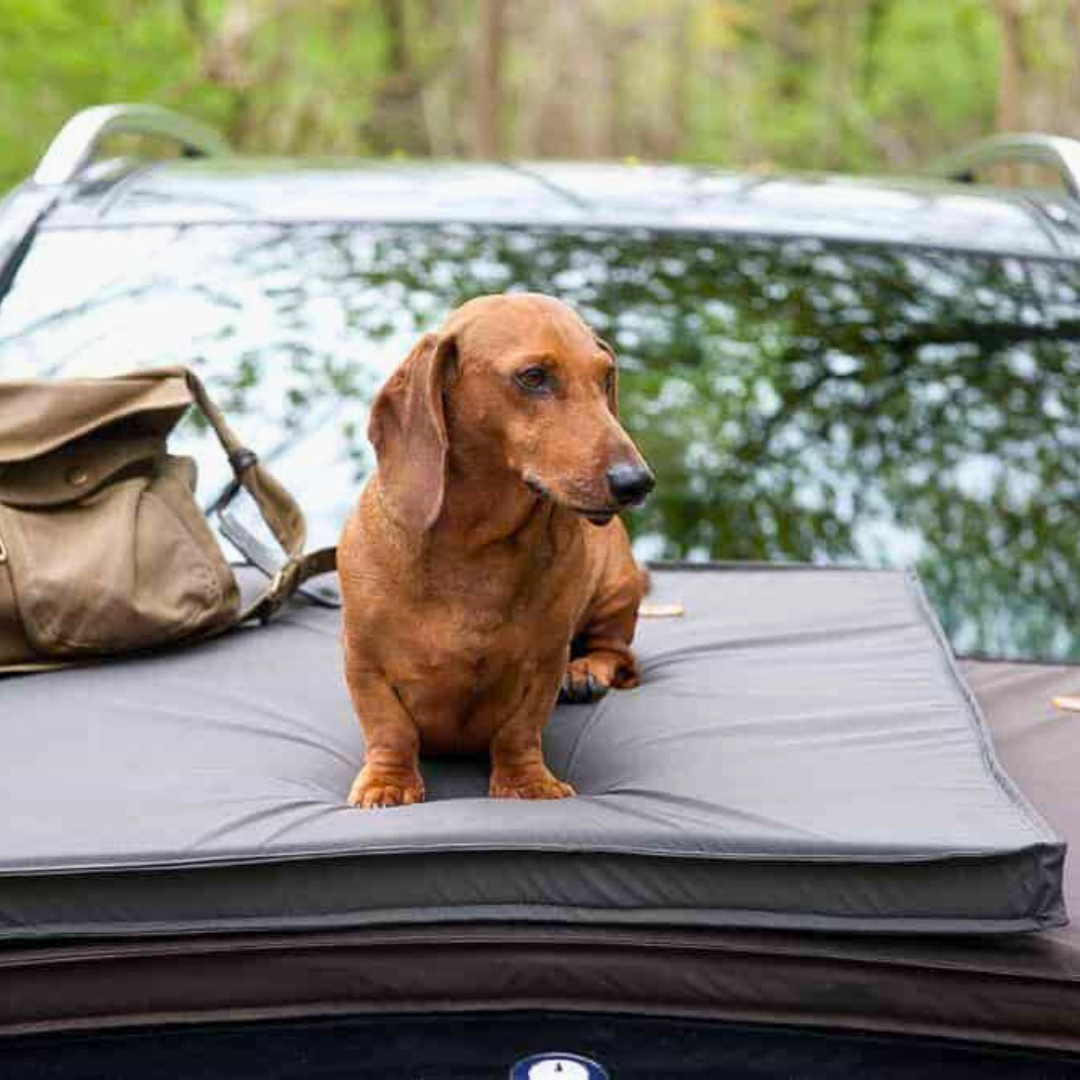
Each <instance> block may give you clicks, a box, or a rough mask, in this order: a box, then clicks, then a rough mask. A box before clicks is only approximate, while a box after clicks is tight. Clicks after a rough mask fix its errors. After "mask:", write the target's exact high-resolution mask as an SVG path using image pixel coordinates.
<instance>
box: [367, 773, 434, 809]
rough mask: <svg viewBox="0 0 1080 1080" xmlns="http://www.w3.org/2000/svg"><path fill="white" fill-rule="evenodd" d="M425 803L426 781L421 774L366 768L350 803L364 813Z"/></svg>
mask: <svg viewBox="0 0 1080 1080" xmlns="http://www.w3.org/2000/svg"><path fill="white" fill-rule="evenodd" d="M423 801H424V781H423V779H422V778H421V776H420V774H419V773H418V772H415V771H414V772H412V773H408V772H398V771H393V772H385V771H381V770H379V769H370V768H369V767H368V766H367V765H365V766H364V767H363V768H362V769H361V770H360V772H359V774H358V775H357V777H356V779H355V780H354V781H353V786H352V789H351V790H350V791H349V803H350V804H351V805H353V806H359V807H360V808H361V809H364V810H371V809H376V808H378V807H383V806H411V805H412V804H413V803H418V802H423Z"/></svg>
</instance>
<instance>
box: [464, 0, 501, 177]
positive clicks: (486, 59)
mask: <svg viewBox="0 0 1080 1080" xmlns="http://www.w3.org/2000/svg"><path fill="white" fill-rule="evenodd" d="M505 14H506V4H505V0H480V4H479V9H478V30H479V33H478V34H477V40H476V46H475V48H474V50H473V57H472V65H471V79H470V81H471V84H472V85H471V88H472V101H473V123H472V146H471V147H470V150H471V152H472V156H473V157H477V158H496V157H499V155H500V154H501V153H502V125H501V119H502V101H503V55H504V52H505V45H506V18H505Z"/></svg>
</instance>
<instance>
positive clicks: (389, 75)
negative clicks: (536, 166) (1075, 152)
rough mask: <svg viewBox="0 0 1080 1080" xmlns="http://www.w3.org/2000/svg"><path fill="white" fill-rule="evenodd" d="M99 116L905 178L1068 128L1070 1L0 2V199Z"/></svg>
mask: <svg viewBox="0 0 1080 1080" xmlns="http://www.w3.org/2000/svg"><path fill="white" fill-rule="evenodd" d="M105 101H145V102H156V103H159V104H163V105H171V106H174V107H176V108H180V109H183V110H186V111H188V112H190V113H192V114H195V115H197V116H199V117H201V118H203V119H205V120H207V121H210V122H211V123H213V124H215V125H217V126H219V127H220V128H221V129H223V130H224V131H225V132H227V133H228V135H229V137H230V139H231V140H232V142H233V144H234V145H235V146H236V147H237V148H238V149H240V150H243V151H246V152H253V153H271V154H373V155H401V154H407V155H410V156H422V155H435V156H440V157H448V156H464V157H498V156H512V157H564V158H579V157H584V158H589V157H607V158H612V157H614V158H624V157H637V158H642V159H655V158H665V159H677V160H682V161H693V162H714V163H718V164H722V165H731V166H740V167H746V166H754V167H759V168H769V167H780V168H807V169H832V170H843V171H853V172H863V171H873V170H879V171H881V170H884V171H904V170H908V171H910V170H913V169H916V168H918V167H919V166H920V165H921V164H923V163H925V162H927V161H928V160H931V159H933V158H934V157H935V156H937V155H939V154H942V153H945V152H947V151H949V150H950V149H952V148H955V147H957V146H958V145H960V144H961V143H963V142H964V141H965V140H968V139H971V138H973V137H977V136H980V135H983V134H986V133H988V132H990V131H993V130H1020V129H1035V128H1038V129H1043V130H1051V131H1055V132H1058V133H1061V134H1074V135H1080V0H0V190H3V189H4V188H5V187H7V186H8V185H10V184H11V183H14V182H15V181H17V180H18V179H20V178H21V177H23V176H25V175H26V174H27V173H28V172H30V171H31V170H32V168H33V166H34V164H35V162H36V161H37V159H38V157H39V156H40V154H41V153H42V151H43V149H44V148H45V146H46V145H47V143H48V140H49V139H50V137H51V136H52V135H53V134H54V133H55V132H56V130H57V129H58V128H59V127H60V125H61V124H62V123H63V121H64V120H65V119H67V118H68V117H69V116H70V115H71V114H72V113H74V112H75V111H77V110H78V109H80V108H82V107H84V106H87V105H92V104H97V103H100V102H105Z"/></svg>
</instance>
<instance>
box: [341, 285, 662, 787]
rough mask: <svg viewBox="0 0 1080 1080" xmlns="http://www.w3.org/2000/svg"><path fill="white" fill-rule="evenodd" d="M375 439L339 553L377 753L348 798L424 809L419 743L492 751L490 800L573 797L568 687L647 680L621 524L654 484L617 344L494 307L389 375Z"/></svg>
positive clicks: (514, 299) (534, 310) (350, 665)
mask: <svg viewBox="0 0 1080 1080" xmlns="http://www.w3.org/2000/svg"><path fill="white" fill-rule="evenodd" d="M368 434H369V436H370V438H371V441H372V443H373V444H374V446H375V450H376V454H377V456H378V469H377V471H376V472H375V474H374V475H373V476H372V477H371V478H370V480H369V481H368V482H367V484H366V485H365V487H364V490H363V492H362V493H361V496H360V500H359V502H358V504H357V506H356V509H355V511H354V512H353V514H352V516H351V517H350V519H349V522H348V524H347V525H346V526H345V532H344V535H343V536H342V539H341V544H340V546H339V549H338V566H339V569H340V573H341V585H342V597H343V601H344V612H343V615H344V644H345V675H346V680H347V681H348V684H349V691H350V693H351V695H352V700H353V704H354V705H355V707H356V711H357V713H358V715H359V717H360V723H361V726H362V727H363V729H364V736H365V742H366V744H367V749H366V755H365V760H364V767H363V768H362V769H361V770H360V774H359V775H358V776H357V778H356V781H355V783H354V784H353V786H352V791H351V792H350V793H349V802H350V803H354V804H356V805H358V806H364V807H371V806H396V805H399V804H408V803H414V802H419V801H420V800H422V799H423V797H424V782H423V780H422V779H421V776H420V771H419V768H418V761H417V758H418V754H419V752H420V751H421V750H423V751H425V752H431V753H437V754H443V753H478V752H482V751H484V750H488V751H489V752H490V755H491V781H490V793H491V794H492V795H494V796H500V797H503V798H520V799H557V798H562V797H564V796H566V795H572V794H573V793H574V792H573V789H572V788H571V787H570V785H569V784H564V783H562V782H561V781H559V780H557V779H556V778H555V777H554V776H553V775H552V774H551V772H550V771H549V770H548V769H547V767H546V766H545V765H544V759H543V756H542V754H541V749H540V732H541V729H542V728H543V726H544V724H545V723H546V722H547V720H548V716H549V714H550V712H551V709H552V706H553V705H554V704H555V700H556V697H557V696H558V694H559V690H560V687H561V688H562V690H563V693H564V696H566V697H568V698H570V699H571V700H592V699H594V698H596V697H598V696H599V695H600V694H602V693H604V692H605V691H606V690H607V689H608V688H609V687H630V686H634V685H636V683H637V668H636V665H635V661H634V656H633V654H632V653H631V651H630V642H631V640H632V639H633V636H634V626H635V623H636V621H637V610H638V605H639V604H640V602H641V598H642V596H643V594H644V592H645V584H646V577H645V574H644V573H643V572H642V571H641V570H639V569H638V567H637V566H636V564H635V563H634V560H633V557H632V556H631V553H630V544H629V541H628V538H627V535H626V530H625V529H624V528H623V525H622V522H621V521H619V520H618V519H617V518H616V517H615V515H616V514H617V513H618V511H619V510H620V509H622V508H623V507H625V506H628V505H633V504H637V503H640V502H641V501H642V500H643V499H644V498H645V496H646V495H647V494H648V493H649V491H650V490H651V489H652V487H653V482H654V481H653V476H652V473H651V472H650V471H649V469H648V467H647V466H646V465H645V462H644V461H643V460H642V457H641V455H640V454H639V453H638V450H637V448H636V447H635V446H634V444H633V443H632V442H631V441H630V438H629V437H628V436H627V434H626V432H625V431H624V430H623V429H622V427H621V426H620V424H619V421H618V406H617V383H616V371H615V357H614V355H613V353H612V351H611V349H610V348H609V347H608V346H607V345H606V344H604V342H602V341H600V340H599V339H598V338H597V337H596V336H595V335H594V334H593V333H592V332H591V331H590V330H589V328H588V327H587V326H586V325H585V323H583V322H582V321H581V319H580V318H579V317H578V316H577V315H576V314H575V313H574V312H573V311H571V310H570V308H568V307H566V306H565V305H564V304H561V303H559V302H558V301H556V300H553V299H551V298H550V297H546V296H540V295H537V294H508V295H506V296H485V297H479V298H478V299H476V300H472V301H470V302H469V303H467V304H465V305H464V306H463V307H461V308H459V309H458V310H457V311H455V312H454V313H453V314H451V316H450V317H449V319H448V320H447V322H446V324H445V325H444V326H443V328H442V330H441V331H440V332H439V333H438V334H428V335H426V336H425V337H424V338H422V339H421V340H420V342H419V343H418V344H417V345H416V347H415V348H414V349H413V351H412V352H411V353H410V354H409V356H408V357H407V358H406V359H405V361H404V362H403V363H402V364H401V366H400V367H398V369H397V370H396V371H395V372H394V373H393V375H391V377H390V379H389V380H388V381H387V383H386V385H385V386H383V388H382V390H381V391H380V392H379V395H378V396H377V397H376V399H375V403H374V405H373V406H372V411H371V421H370V425H369V428H368ZM571 645H573V653H572V654H571ZM571 655H573V657H574V659H571Z"/></svg>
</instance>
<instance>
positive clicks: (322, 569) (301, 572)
mask: <svg viewBox="0 0 1080 1080" xmlns="http://www.w3.org/2000/svg"><path fill="white" fill-rule="evenodd" d="M184 378H185V379H186V380H187V385H188V390H189V391H190V392H191V396H192V399H193V400H194V402H195V404H196V405H197V406H198V407H199V410H200V412H202V414H203V416H205V417H206V419H207V421H208V422H209V424H210V426H211V427H212V428H213V429H214V434H215V435H216V436H217V438H218V441H219V442H220V443H221V446H222V449H223V450H224V451H225V455H226V457H228V459H229V464H230V465H231V466H232V470H233V475H234V476H235V477H236V482H237V483H238V484H239V485H240V486H241V487H242V488H243V489H244V490H245V491H246V492H247V493H248V494H249V495H250V496H251V497H252V498H253V499H254V500H255V505H256V506H257V507H258V508H259V513H260V514H261V515H262V519H263V521H265V522H266V524H267V526H268V527H269V529H270V531H271V532H272V533H273V534H274V537H275V539H276V540H277V542H278V543H279V544H280V545H281V548H282V550H283V551H284V552H285V556H286V557H285V562H284V563H282V565H281V566H280V567H278V568H277V570H276V571H274V572H273V573H272V576H271V577H270V582H269V584H268V585H267V587H266V588H265V589H264V590H263V591H262V592H260V593H259V594H258V595H257V596H256V597H255V599H254V600H252V601H251V602H250V603H249V604H247V605H246V606H245V607H244V608H242V609H241V611H240V614H239V616H238V618H237V622H246V621H247V620H248V619H259V620H260V621H261V622H267V621H269V620H270V619H271V618H273V616H274V615H275V614H276V613H277V612H278V611H279V610H280V609H281V607H282V606H283V605H284V604H285V602H286V601H287V600H288V599H289V597H290V596H292V595H293V593H295V592H296V590H297V589H298V588H300V586H301V585H303V583H304V582H305V581H307V580H308V578H312V577H315V576H316V575H318V574H326V573H329V572H330V571H331V570H334V569H335V568H336V567H337V548H333V547H325V548H319V549H318V550H316V551H311V552H308V553H307V554H305V553H304V542H305V541H306V539H307V523H306V522H305V521H304V514H303V511H302V510H301V509H300V506H299V504H298V503H297V502H296V500H295V499H294V498H293V497H292V495H290V494H289V492H288V491H287V490H286V489H285V488H284V487H282V485H281V484H280V483H279V482H278V480H277V479H276V478H275V477H274V475H273V474H272V473H271V472H270V471H269V470H268V469H267V468H266V466H265V465H263V464H261V463H260V462H259V456H258V454H256V453H255V451H254V450H252V449H250V448H249V447H247V446H245V445H244V444H243V443H242V442H241V441H240V439H239V438H238V437H237V435H236V432H234V431H233V430H232V428H231V427H229V423H228V421H227V420H226V419H225V415H224V414H223V413H222V412H221V410H220V409H219V408H218V407H217V405H215V404H214V402H213V400H212V399H211V397H210V395H209V394H208V393H207V391H206V387H205V386H204V385H203V383H202V380H201V379H200V378H199V377H198V375H196V374H195V373H194V372H193V371H191V370H189V369H187V368H185V369H184ZM227 535H228V536H229V540H230V541H231V542H232V543H233V544H236V546H237V547H238V548H240V550H241V551H242V552H243V553H244V554H245V555H246V556H247V557H248V559H249V561H251V562H252V564H253V565H255V566H258V567H260V568H261V569H263V570H264V571H265V572H268V573H269V572H270V570H269V567H267V566H265V565H263V564H264V562H265V561H266V560H265V559H260V558H258V557H255V556H254V554H253V553H251V552H249V551H248V550H247V549H246V548H245V546H244V539H243V537H244V535H246V534H244V533H243V530H235V531H229V532H228V533H227ZM251 539H252V541H253V542H254V543H257V541H254V538H253V537H252V538H251ZM238 540H239V543H238V542H237V541H238ZM323 602H324V603H325V602H326V601H325V599H324V600H323Z"/></svg>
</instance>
